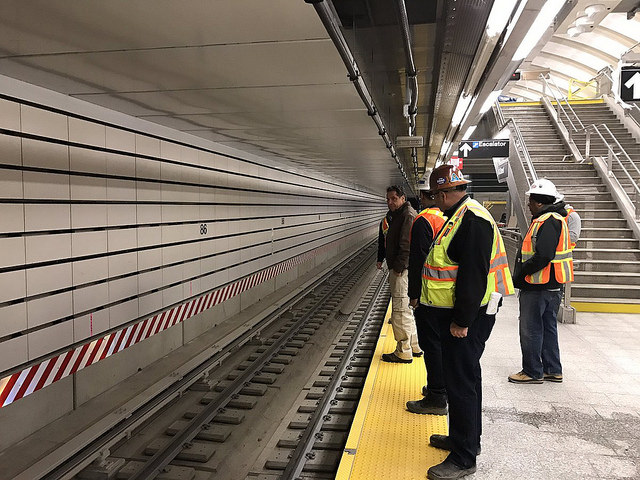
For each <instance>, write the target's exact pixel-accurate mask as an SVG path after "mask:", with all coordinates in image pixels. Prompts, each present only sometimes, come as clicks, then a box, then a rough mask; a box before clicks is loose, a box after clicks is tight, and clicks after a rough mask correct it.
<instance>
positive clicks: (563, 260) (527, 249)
mask: <svg viewBox="0 0 640 480" xmlns="http://www.w3.org/2000/svg"><path fill="white" fill-rule="evenodd" d="M551 217H553V218H555V219H556V220H560V223H561V225H562V231H561V232H560V238H559V239H558V245H556V255H555V257H553V260H551V261H550V262H549V263H548V264H547V265H546V266H545V267H544V268H543V269H542V270H538V271H537V272H535V273H532V274H531V275H527V276H526V277H525V278H524V279H525V280H526V281H527V282H528V283H531V284H534V285H537V284H545V283H547V282H549V279H550V277H551V264H555V268H554V270H555V272H556V273H555V279H556V281H557V282H558V283H567V282H573V256H572V255H571V246H570V244H569V228H568V227H567V224H566V222H565V221H564V218H563V217H562V216H561V215H559V214H557V213H555V212H548V213H545V214H544V215H540V216H539V217H538V218H536V219H534V220H533V222H531V225H530V226H529V230H528V231H527V235H526V236H525V237H524V240H523V242H522V250H521V251H522V263H524V262H526V261H527V260H529V259H530V258H531V257H533V255H534V254H535V251H536V237H537V234H538V230H540V227H541V226H542V224H543V223H544V222H545V221H546V220H547V219H549V218H551Z"/></svg>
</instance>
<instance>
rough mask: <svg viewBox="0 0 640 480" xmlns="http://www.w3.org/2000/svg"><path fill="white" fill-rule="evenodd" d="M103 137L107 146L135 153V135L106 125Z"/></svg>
mask: <svg viewBox="0 0 640 480" xmlns="http://www.w3.org/2000/svg"><path fill="white" fill-rule="evenodd" d="M105 138H106V146H107V148H111V149H114V150H120V151H124V152H131V153H135V151H136V135H135V133H131V132H126V131H124V130H120V129H118V128H113V127H106V129H105Z"/></svg>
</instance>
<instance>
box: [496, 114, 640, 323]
mask: <svg viewBox="0 0 640 480" xmlns="http://www.w3.org/2000/svg"><path fill="white" fill-rule="evenodd" d="M501 107H502V111H503V114H504V117H505V119H508V118H513V119H514V120H515V122H516V124H517V125H518V127H519V128H520V131H521V133H522V136H523V138H524V142H525V144H526V146H527V149H528V151H529V154H530V155H531V159H532V162H533V165H534V168H535V169H536V173H537V175H538V177H539V178H548V179H549V180H551V181H552V182H553V183H554V184H555V185H556V187H557V189H558V191H559V192H560V193H564V195H565V201H566V202H567V203H569V204H571V205H572V206H573V207H574V208H575V210H576V211H577V212H578V214H579V215H580V217H581V218H582V232H581V234H580V239H579V241H578V244H577V246H576V248H575V250H574V252H573V258H574V273H575V281H574V283H573V286H572V292H571V303H572V305H573V306H575V307H576V309H578V310H583V311H588V310H595V311H621V308H620V307H621V306H622V305H629V306H630V307H629V308H630V309H629V310H628V311H637V310H636V308H640V244H639V242H638V239H636V238H635V237H634V235H633V231H632V230H631V229H630V228H629V227H628V225H627V223H626V221H625V220H624V218H623V216H622V213H621V212H620V210H619V209H618V206H617V204H616V203H615V201H614V200H613V198H612V196H611V194H610V193H609V192H608V190H607V187H606V186H605V184H604V183H603V182H602V181H601V180H600V177H598V174H597V173H596V170H595V168H594V167H593V165H591V164H590V163H588V162H584V163H583V164H578V163H576V162H574V161H573V160H572V159H571V158H569V157H568V155H569V153H570V152H569V150H568V149H567V148H566V147H565V145H564V143H563V142H562V138H561V137H560V134H559V133H558V132H557V131H556V129H555V127H554V125H553V123H552V122H551V120H550V118H549V117H548V116H547V113H546V111H545V110H544V107H543V106H542V105H518V104H517V103H511V104H501ZM584 107H585V111H587V110H588V109H587V107H589V108H591V107H592V105H585V106H584ZM605 108H606V107H605ZM576 110H577V109H576ZM587 113H589V114H590V116H591V118H593V122H592V121H591V120H587V121H585V120H584V119H583V120H582V121H583V123H584V124H585V126H586V125H587V124H589V123H597V124H600V123H605V121H606V120H603V118H604V117H602V116H600V114H601V113H602V112H601V111H600V109H599V108H598V109H593V111H592V110H588V112H587ZM578 114H579V115H580V113H578ZM611 115H612V116H613V114H611ZM581 118H582V117H581ZM613 118H614V119H615V117H613ZM616 122H617V120H616ZM618 125H619V124H618ZM610 128H611V130H612V132H614V128H615V132H614V134H616V133H620V134H621V138H622V137H624V138H625V141H626V140H627V137H626V136H625V135H624V132H622V131H620V130H619V129H618V128H617V127H613V124H612V126H611V127H610ZM623 129H624V128H623ZM627 133H628V132H627ZM628 137H629V138H630V137H631V135H628ZM630 140H631V141H632V140H633V139H632V138H630ZM578 142H580V139H579V138H577V139H576V143H578ZM621 143H622V142H621ZM623 147H624V148H625V149H626V148H627V145H626V143H625V145H623ZM601 148H604V146H603V144H602V142H599V145H597V144H596V145H594V143H592V154H595V155H598V154H599V153H598V152H599V150H597V149H601ZM629 148H630V150H628V153H630V154H631V152H632V151H633V152H634V155H635V154H636V151H637V153H638V154H640V148H638V146H637V145H635V146H632V145H630V144H629ZM583 149H584V140H582V146H581V147H580V150H581V151H582V150H583ZM594 149H596V150H594ZM634 149H635V150H634ZM627 168H629V167H627ZM618 170H621V169H620V168H618ZM614 172H615V169H614ZM621 183H622V184H623V185H625V183H623V182H621ZM628 183H629V185H630V182H628ZM603 304H605V305H603ZM606 304H617V305H615V306H611V305H606ZM609 309H610V310H609Z"/></svg>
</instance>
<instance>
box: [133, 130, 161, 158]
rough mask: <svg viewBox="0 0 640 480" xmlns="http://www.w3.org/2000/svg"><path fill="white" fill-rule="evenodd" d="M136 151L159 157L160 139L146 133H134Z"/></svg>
mask: <svg viewBox="0 0 640 480" xmlns="http://www.w3.org/2000/svg"><path fill="white" fill-rule="evenodd" d="M136 153H139V154H142V155H151V156H154V157H159V156H160V140H158V139H156V138H151V137H147V136H146V135H136Z"/></svg>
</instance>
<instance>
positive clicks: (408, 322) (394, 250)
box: [382, 185, 422, 363]
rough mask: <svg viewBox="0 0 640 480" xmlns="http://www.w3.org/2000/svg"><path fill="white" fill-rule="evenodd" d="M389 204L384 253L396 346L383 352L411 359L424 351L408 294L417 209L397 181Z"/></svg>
mask: <svg viewBox="0 0 640 480" xmlns="http://www.w3.org/2000/svg"><path fill="white" fill-rule="evenodd" d="M387 206H388V207H389V211H390V213H391V222H390V224H389V230H388V231H387V236H386V241H385V255H386V260H387V267H388V268H389V287H390V289H391V327H392V328H393V336H394V337H395V339H396V349H395V350H394V351H393V352H391V353H385V354H383V355H382V360H383V361H385V362H392V363H411V362H412V361H413V356H414V355H415V356H420V355H422V350H420V346H419V345H418V335H417V334H416V324H415V321H414V320H413V312H412V311H411V309H410V308H409V297H408V295H407V288H408V287H407V279H408V272H407V266H408V265H409V235H410V232H411V224H412V223H413V219H414V218H415V216H416V211H415V210H414V209H413V208H412V207H411V205H410V204H409V202H407V200H406V196H405V194H404V190H403V189H402V187H399V186H397V185H392V186H390V187H389V188H387Z"/></svg>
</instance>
